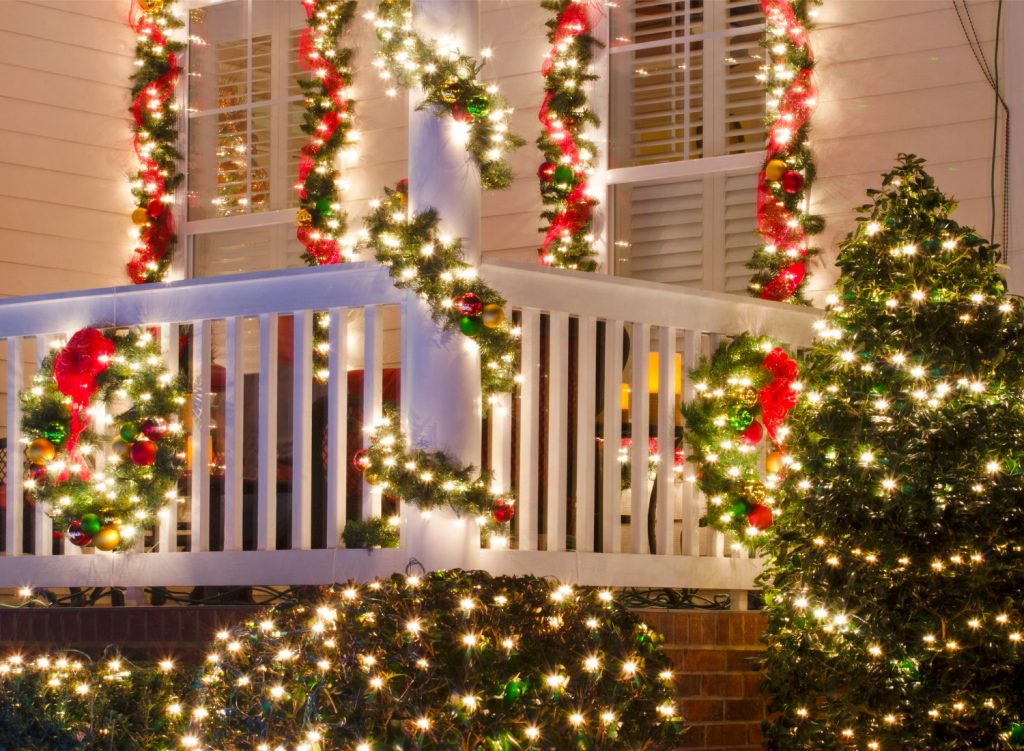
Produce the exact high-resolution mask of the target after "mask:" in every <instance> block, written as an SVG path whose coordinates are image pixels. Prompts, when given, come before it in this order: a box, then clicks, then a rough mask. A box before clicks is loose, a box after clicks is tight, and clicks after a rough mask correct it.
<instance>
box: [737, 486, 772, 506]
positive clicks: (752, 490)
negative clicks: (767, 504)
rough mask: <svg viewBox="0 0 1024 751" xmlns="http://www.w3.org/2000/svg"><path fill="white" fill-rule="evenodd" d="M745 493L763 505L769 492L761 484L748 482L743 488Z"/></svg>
mask: <svg viewBox="0 0 1024 751" xmlns="http://www.w3.org/2000/svg"><path fill="white" fill-rule="evenodd" d="M743 493H744V495H746V496H747V498H750V499H751V500H752V501H755V502H756V503H763V502H764V499H765V498H767V497H768V490H767V489H766V488H765V486H764V485H762V484H761V483H759V482H748V483H747V484H745V485H744V486H743Z"/></svg>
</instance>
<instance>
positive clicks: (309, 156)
mask: <svg viewBox="0 0 1024 751" xmlns="http://www.w3.org/2000/svg"><path fill="white" fill-rule="evenodd" d="M302 8H303V10H305V12H306V20H307V21H311V20H312V19H313V17H314V14H315V12H316V0H302ZM299 62H300V64H301V65H302V67H303V69H304V70H307V71H309V72H310V73H312V74H313V75H314V76H315V77H317V78H319V79H320V81H321V82H322V84H323V87H324V91H325V92H326V93H327V98H328V99H329V100H330V102H331V105H332V107H333V109H331V110H329V111H328V112H326V113H325V114H324V115H323V117H322V118H321V119H320V123H319V124H318V125H317V134H316V135H314V136H312V137H310V139H309V141H308V142H307V143H306V144H305V145H304V146H303V147H302V152H301V156H300V157H299V184H300V185H301V187H300V194H299V195H300V196H301V197H302V199H303V200H305V199H306V198H307V197H308V196H307V192H306V187H305V182H306V178H307V177H308V176H309V173H310V172H312V171H313V168H314V166H315V165H316V155H317V154H318V153H319V151H320V149H321V147H322V146H323V145H324V144H325V143H327V142H328V141H329V140H330V139H331V137H332V136H333V135H334V133H335V131H336V130H337V129H338V127H339V126H340V125H341V121H342V119H343V117H344V115H345V113H346V112H347V111H348V99H346V97H345V88H346V83H345V78H344V77H343V76H342V74H341V72H340V71H339V70H338V68H337V67H336V66H334V65H333V64H331V62H330V61H329V60H327V59H325V58H324V57H322V56H321V55H320V52H319V51H318V50H317V49H316V44H315V43H314V41H313V29H312V28H310V27H309V26H307V27H306V28H305V29H303V31H302V35H301V36H300V37H299ZM295 234H296V237H297V238H298V239H299V242H301V243H302V244H303V245H304V246H305V248H306V250H307V251H309V254H310V255H311V256H312V257H313V258H315V259H316V263H317V265H319V266H325V265H329V264H335V263H341V261H342V258H341V248H340V246H339V244H338V241H337V239H336V238H334V237H330V236H328V235H324V234H323V233H322V232H321V231H320V230H318V229H316V228H314V227H305V226H299V227H298V228H297V229H296V232H295Z"/></svg>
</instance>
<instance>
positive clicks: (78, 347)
mask: <svg viewBox="0 0 1024 751" xmlns="http://www.w3.org/2000/svg"><path fill="white" fill-rule="evenodd" d="M113 354H114V343H113V342H112V341H111V340H110V339H107V338H106V337H105V336H103V334H102V333H100V332H99V331H98V330H97V329H82V330H81V331H77V332H75V335H74V336H72V337H71V339H70V341H68V343H67V344H66V345H65V346H64V348H63V349H61V351H60V352H58V353H57V357H56V358H55V359H54V361H53V378H54V381H56V383H57V390H58V391H60V393H62V394H64V395H65V396H67V397H68V398H70V399H71V410H70V411H71V425H70V427H69V430H68V442H67V447H66V451H67V455H68V464H80V465H82V469H81V470H79V475H80V476H81V477H82V478H83V479H88V476H89V471H88V469H86V468H85V461H84V459H83V458H82V454H81V452H80V451H79V450H78V439H79V437H80V436H81V435H82V431H84V430H85V429H86V428H87V427H88V426H89V412H88V409H89V401H90V400H91V399H92V395H93V394H95V393H96V389H97V388H98V386H97V384H96V377H97V376H98V375H99V374H100V373H102V372H103V371H104V370H106V369H107V368H108V367H109V365H110V358H111V356H112V355H113ZM69 476H70V473H69V470H68V469H67V468H65V469H64V471H63V472H61V474H60V476H59V477H58V478H57V481H58V482H64V481H66V480H67V479H68V477H69Z"/></svg>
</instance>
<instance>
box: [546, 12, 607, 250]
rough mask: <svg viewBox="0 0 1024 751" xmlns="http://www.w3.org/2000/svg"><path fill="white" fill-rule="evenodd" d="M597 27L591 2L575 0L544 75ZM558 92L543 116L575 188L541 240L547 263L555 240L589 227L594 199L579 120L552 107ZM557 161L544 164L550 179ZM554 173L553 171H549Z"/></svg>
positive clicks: (564, 17)
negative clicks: (580, 140)
mask: <svg viewBox="0 0 1024 751" xmlns="http://www.w3.org/2000/svg"><path fill="white" fill-rule="evenodd" d="M592 28H593V20H592V9H591V7H590V3H586V2H571V3H570V4H569V5H568V6H567V7H566V8H565V10H564V11H563V12H562V14H561V15H560V16H559V17H558V24H557V26H556V28H555V33H554V36H553V38H552V45H551V50H550V51H549V52H548V54H547V55H546V56H545V57H544V62H543V64H542V65H541V75H543V76H544V78H545V79H547V78H548V77H549V76H550V75H551V73H552V71H553V70H554V64H555V57H556V56H557V55H558V53H559V47H561V46H562V45H563V44H565V42H566V41H570V42H571V41H572V40H573V39H575V38H576V37H578V36H580V35H582V34H589V33H590V32H591V30H592ZM553 98H554V92H552V91H548V92H547V93H546V94H545V95H544V101H543V103H542V104H541V107H540V114H539V119H540V122H541V125H543V126H544V130H545V131H546V132H547V135H548V137H549V138H550V139H551V140H552V141H553V142H554V143H555V144H557V146H558V148H559V150H560V151H561V153H562V160H561V161H562V163H563V164H568V165H569V167H571V168H572V171H573V188H572V190H570V191H569V194H568V196H566V198H565V201H564V205H563V206H562V207H561V208H559V209H558V211H557V212H556V214H555V217H554V219H552V221H551V224H550V226H549V227H548V229H547V231H546V232H545V233H544V240H543V241H542V243H541V261H542V263H544V265H546V266H550V265H551V264H552V256H551V254H550V253H548V247H549V246H550V245H551V243H553V242H555V241H556V240H558V239H560V238H563V237H570V236H572V235H575V234H576V233H578V232H581V231H584V230H586V229H587V227H588V225H589V223H590V219H591V215H592V213H593V206H594V199H593V198H592V197H590V196H588V195H587V173H586V165H585V164H582V163H581V161H580V149H579V145H578V144H577V142H576V137H577V136H578V128H577V127H576V124H575V122H571V121H570V122H567V121H566V119H563V118H562V117H561V116H559V115H558V114H557V113H553V112H552V111H551V100H552V99H553ZM556 166H557V165H550V164H549V163H545V164H544V165H542V167H541V172H542V173H544V176H545V178H546V179H551V176H552V175H553V174H554V170H555V167H556ZM549 173H550V174H549Z"/></svg>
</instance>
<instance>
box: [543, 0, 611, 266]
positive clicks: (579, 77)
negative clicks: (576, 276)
mask: <svg viewBox="0 0 1024 751" xmlns="http://www.w3.org/2000/svg"><path fill="white" fill-rule="evenodd" d="M541 4H542V5H543V6H544V7H545V8H546V9H548V10H550V11H551V12H552V13H553V18H552V19H551V20H550V21H548V24H547V25H548V28H549V31H548V41H549V42H550V43H551V50H550V51H549V52H548V54H547V55H546V56H545V58H544V63H543V65H542V66H541V75H542V76H544V101H543V103H542V104H541V107H540V122H541V125H543V126H544V130H543V132H542V133H541V136H540V138H538V139H537V145H538V146H539V148H540V150H541V151H542V152H543V154H544V159H545V161H544V163H543V164H541V166H540V169H539V170H538V171H537V177H538V178H539V180H540V192H541V198H542V200H543V201H544V205H545V210H544V213H543V217H544V219H546V220H547V227H545V228H542V229H541V231H542V232H544V239H543V241H542V242H541V248H540V257H541V261H542V262H543V263H544V264H545V265H547V266H556V267H559V268H567V269H579V270H581V271H594V270H595V269H596V268H597V263H596V261H595V260H594V248H593V243H594V236H593V210H594V206H595V205H596V204H597V199H596V198H595V197H594V196H593V195H592V194H591V193H590V192H589V190H588V188H589V185H588V181H589V178H590V175H591V174H592V173H593V171H594V169H595V166H596V163H597V147H596V145H595V144H594V142H593V141H591V140H590V139H589V138H587V137H586V135H585V130H586V129H587V128H588V127H594V126H597V125H598V124H599V120H598V118H597V115H596V114H595V113H594V110H593V109H592V108H591V107H590V101H589V98H588V96H587V90H586V84H587V82H589V81H593V80H595V79H596V78H597V76H595V75H594V74H593V73H591V72H590V71H589V66H590V61H591V60H592V59H593V56H594V46H595V45H596V44H597V41H596V40H595V39H594V37H593V36H592V35H591V31H592V29H593V24H594V18H593V15H594V13H596V8H595V7H594V6H593V5H592V4H591V3H589V2H581V0H543V1H542V3H541Z"/></svg>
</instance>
